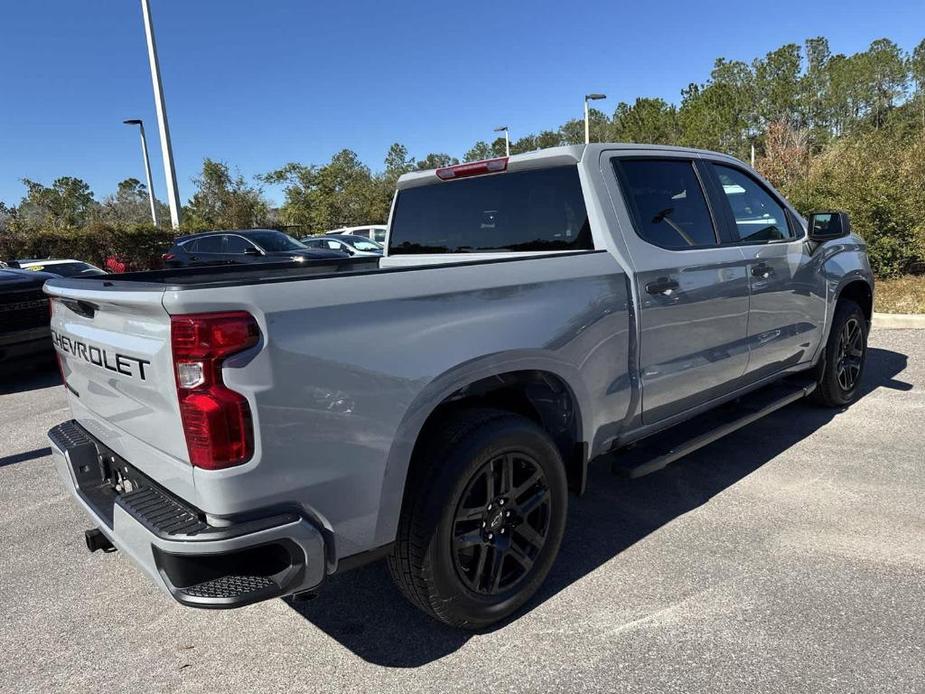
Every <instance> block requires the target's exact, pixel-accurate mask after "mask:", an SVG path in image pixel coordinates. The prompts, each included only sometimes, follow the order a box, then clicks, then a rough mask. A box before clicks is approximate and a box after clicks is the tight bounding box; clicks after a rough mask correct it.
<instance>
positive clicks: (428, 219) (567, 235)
mask: <svg viewBox="0 0 925 694" xmlns="http://www.w3.org/2000/svg"><path fill="white" fill-rule="evenodd" d="M391 229H392V232H391V237H390V240H389V252H390V253H391V254H393V255H395V254H406V253H418V254H421V253H430V254H433V253H477V252H484V253H489V252H491V253H494V252H517V251H577V250H589V249H593V248H594V242H593V240H592V238H591V227H590V225H589V223H588V213H587V211H586V210H585V203H584V198H583V196H582V192H581V183H580V181H579V179H578V167H576V166H561V167H554V168H549V169H537V170H535V171H519V172H509V173H501V174H495V175H491V176H479V177H476V178H464V179H460V180H456V181H447V182H442V183H434V184H431V185H425V186H420V187H417V188H407V189H405V190H402V191H400V192H399V194H398V199H397V201H396V203H395V212H394V214H393V218H392V226H391Z"/></svg>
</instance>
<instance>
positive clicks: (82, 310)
mask: <svg viewBox="0 0 925 694" xmlns="http://www.w3.org/2000/svg"><path fill="white" fill-rule="evenodd" d="M61 303H62V304H64V305H65V306H67V307H68V308H69V309H71V310H72V311H73V312H74V313H76V314H77V315H78V316H83V317H84V318H93V316H95V315H96V311H97V309H99V306H97V305H96V304H94V303H93V302H92V301H83V300H82V299H77V300H76V301H75V300H74V299H61Z"/></svg>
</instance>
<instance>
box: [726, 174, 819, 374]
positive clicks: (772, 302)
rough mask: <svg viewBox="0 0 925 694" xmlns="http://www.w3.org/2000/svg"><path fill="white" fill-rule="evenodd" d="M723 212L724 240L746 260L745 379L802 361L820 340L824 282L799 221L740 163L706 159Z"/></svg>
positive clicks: (774, 371) (807, 357)
mask: <svg viewBox="0 0 925 694" xmlns="http://www.w3.org/2000/svg"><path fill="white" fill-rule="evenodd" d="M709 167H710V169H711V171H712V175H713V176H714V180H715V182H716V186H715V187H714V190H715V191H716V192H717V193H718V194H717V198H718V200H717V204H716V208H717V209H718V210H719V211H720V214H721V215H722V216H723V217H724V220H723V223H722V226H724V227H725V231H724V236H725V238H724V243H726V244H728V245H738V246H739V248H741V250H742V252H743V253H744V255H745V258H746V261H747V263H748V280H749V284H750V288H751V306H750V310H749V322H748V344H749V360H748V375H749V380H759V379H761V378H764V377H766V376H770V375H772V374H774V373H777V372H779V371H781V370H783V369H786V368H789V367H791V366H794V365H796V364H800V363H804V362H807V361H809V360H810V359H811V358H812V356H813V354H814V353H815V350H816V347H817V346H818V344H819V341H820V340H821V339H822V327H823V325H824V324H825V311H826V301H825V297H826V287H825V280H824V277H823V275H822V273H821V272H820V271H819V267H818V266H817V263H816V261H815V259H814V257H813V255H812V254H811V253H810V248H809V246H808V244H807V241H806V238H805V233H804V231H803V228H802V226H800V224H799V222H798V221H797V220H796V219H795V217H794V216H793V214H792V213H791V212H790V211H789V210H788V209H787V206H786V205H785V204H784V202H783V200H781V199H780V198H779V197H778V196H777V195H776V193H774V191H773V190H772V189H770V188H769V187H768V186H766V185H765V184H764V183H762V182H761V181H760V180H759V179H758V178H756V177H755V176H754V175H752V174H751V173H749V172H748V171H747V170H746V169H745V168H744V167H741V166H737V165H735V164H731V163H727V162H722V163H721V162H718V161H714V162H712V163H711V164H709Z"/></svg>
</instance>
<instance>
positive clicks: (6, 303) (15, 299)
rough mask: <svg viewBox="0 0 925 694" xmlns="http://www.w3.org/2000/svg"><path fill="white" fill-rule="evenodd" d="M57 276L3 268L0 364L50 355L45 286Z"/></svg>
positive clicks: (0, 308)
mask: <svg viewBox="0 0 925 694" xmlns="http://www.w3.org/2000/svg"><path fill="white" fill-rule="evenodd" d="M55 277H56V275H51V274H48V273H46V272H37V271H35V270H17V269H14V268H2V267H0V367H9V366H10V365H13V364H19V363H23V362H27V361H39V360H48V358H49V357H50V356H51V354H52V351H53V348H52V345H51V333H50V332H49V327H48V324H49V314H48V297H46V296H45V294H44V293H43V292H42V285H44V284H45V280H50V279H54V278H55Z"/></svg>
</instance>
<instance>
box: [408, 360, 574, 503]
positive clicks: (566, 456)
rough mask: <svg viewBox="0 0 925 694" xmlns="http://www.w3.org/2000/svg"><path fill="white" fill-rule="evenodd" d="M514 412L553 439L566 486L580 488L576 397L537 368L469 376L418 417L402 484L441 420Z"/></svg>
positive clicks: (418, 463)
mask: <svg viewBox="0 0 925 694" xmlns="http://www.w3.org/2000/svg"><path fill="white" fill-rule="evenodd" d="M473 408H482V409H485V408H487V409H496V410H505V411H508V412H514V413H516V414H519V415H521V416H524V417H526V418H527V419H530V420H531V421H533V422H535V423H536V424H537V425H539V426H540V427H541V428H542V429H543V430H544V431H546V433H547V434H549V436H550V437H551V438H552V440H553V441H554V442H555V443H556V446H557V447H558V449H559V453H560V454H561V456H562V460H563V461H565V467H566V476H567V478H568V483H569V488H570V489H571V490H572V491H574V492H576V493H579V494H580V493H583V492H584V489H585V487H586V485H587V464H588V446H587V443H586V442H584V441H582V421H581V412H580V410H579V404H578V399H577V397H576V396H575V393H574V392H573V391H572V389H571V388H570V387H569V386H568V384H567V383H566V382H565V380H563V379H562V378H561V377H560V376H558V375H556V374H554V373H552V372H550V371H543V370H538V369H531V370H523V371H509V372H505V373H499V374H494V375H492V376H488V377H485V378H481V379H479V380H476V381H473V382H472V383H469V384H467V385H465V386H463V387H461V388H458V389H457V390H455V391H453V392H452V393H450V394H449V395H448V396H446V397H445V398H444V399H443V400H442V401H441V402H440V403H439V404H438V405H437V406H436V407H435V408H434V409H433V410H432V411H431V412H430V414H429V415H428V416H427V419H426V420H425V421H424V424H423V425H422V427H421V429H420V432H419V433H418V436H417V439H416V441H415V444H414V450H413V453H412V455H411V465H410V467H409V470H408V474H407V476H406V485H407V483H408V481H409V480H410V479H411V478H412V476H413V475H412V474H411V473H412V471H413V469H414V468H415V467H416V466H417V465H422V464H426V461H423V460H422V459H421V458H422V456H421V451H422V449H423V448H424V445H423V444H424V442H425V441H426V440H427V439H428V437H430V436H433V435H435V434H436V433H437V431H438V430H439V427H440V425H441V423H442V422H443V421H445V420H446V419H447V418H448V417H450V416H452V415H454V414H455V413H456V412H459V411H460V410H464V409H473Z"/></svg>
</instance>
